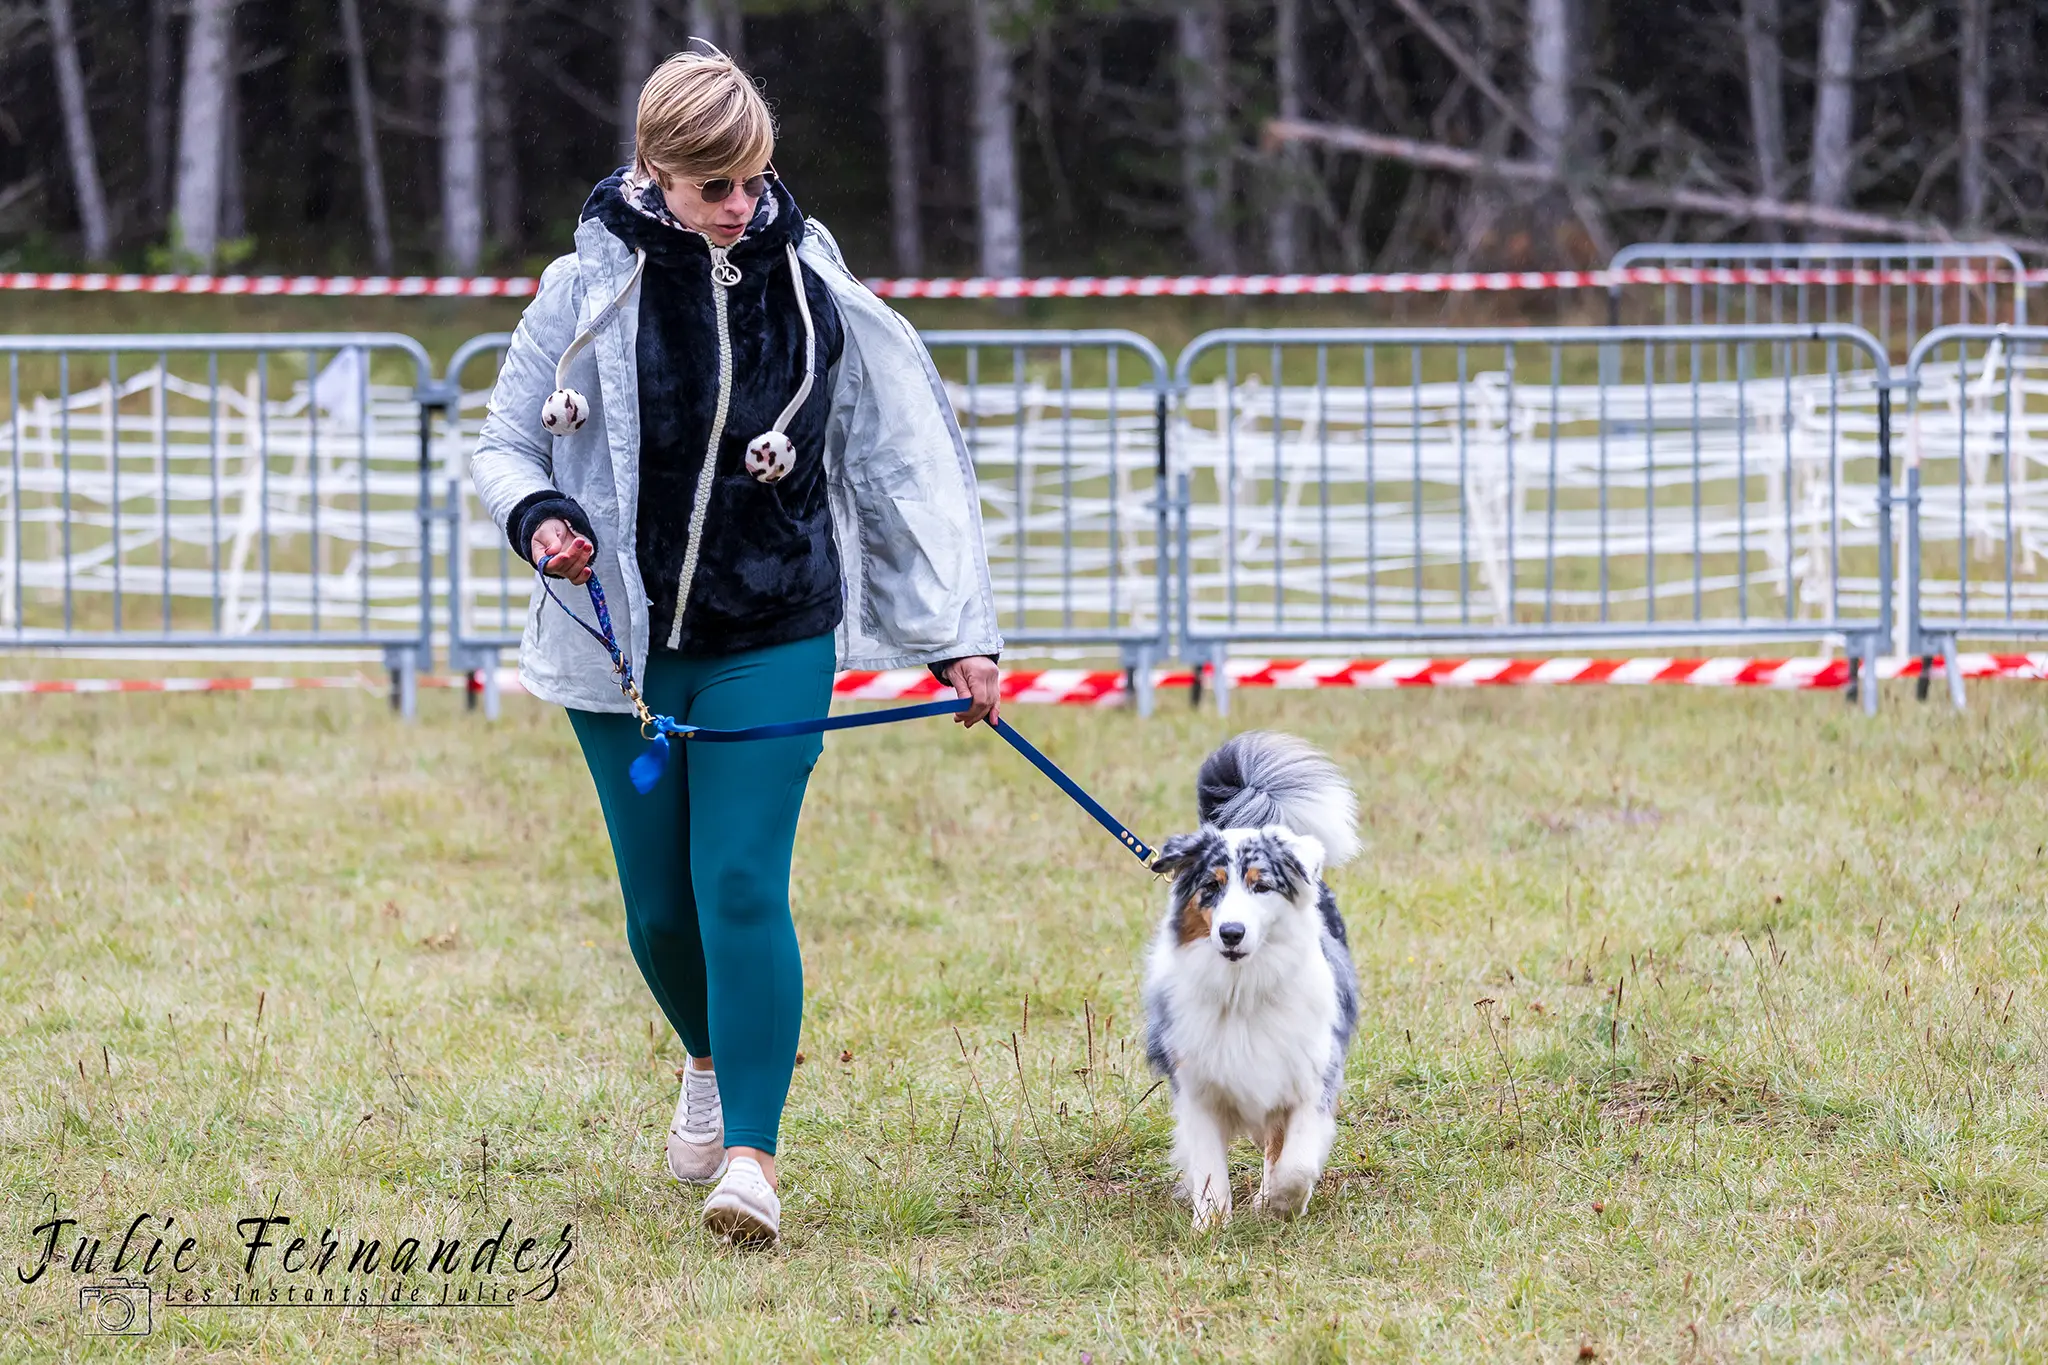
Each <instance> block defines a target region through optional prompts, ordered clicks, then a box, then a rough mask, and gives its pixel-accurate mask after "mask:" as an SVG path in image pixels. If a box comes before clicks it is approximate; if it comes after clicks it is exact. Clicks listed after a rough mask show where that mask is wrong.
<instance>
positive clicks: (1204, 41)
mask: <svg viewBox="0 0 2048 1365" xmlns="http://www.w3.org/2000/svg"><path fill="white" fill-rule="evenodd" d="M1174 31H1175V37H1176V39H1177V46H1178V55H1179V57H1180V70H1179V72H1178V75H1177V79H1176V83H1177V85H1178V87H1179V90H1180V168H1181V170H1180V176H1181V196H1182V199H1183V201H1184V203H1185V205H1186V213H1187V239H1188V247H1189V249H1190V250H1192V251H1193V252H1194V255H1195V259H1196V261H1197V262H1198V263H1199V264H1200V265H1201V267H1202V269H1204V270H1208V271H1212V272H1218V273H1224V274H1228V273H1230V272H1232V271H1234V270H1236V269H1237V251H1236V242H1235V241H1234V234H1233V233H1232V231H1231V224H1230V222H1229V218H1228V214H1229V212H1230V201H1231V193H1230V189H1231V176H1230V130H1229V122H1228V119H1229V112H1228V109H1229V103H1228V101H1229V96H1228V94H1227V92H1226V84H1227V79H1226V74H1225V63H1226V62H1227V61H1228V60H1229V42H1228V38H1227V35H1226V33H1225V22H1224V14H1223V5H1222V0H1181V4H1180V9H1179V12H1178V13H1177V15H1176V16H1175V25H1174Z"/></svg>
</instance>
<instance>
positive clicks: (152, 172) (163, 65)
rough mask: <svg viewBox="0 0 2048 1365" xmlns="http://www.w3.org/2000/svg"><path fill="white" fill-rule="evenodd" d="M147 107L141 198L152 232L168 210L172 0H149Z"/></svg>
mask: <svg viewBox="0 0 2048 1365" xmlns="http://www.w3.org/2000/svg"><path fill="white" fill-rule="evenodd" d="M146 66H147V76H146V79H147V81H148V84H149V95H148V100H149V104H148V108H147V111H146V112H145V114H144V116H143V123H142V159H143V160H144V161H145V162H147V163H148V170H147V171H146V172H145V173H144V180H143V191H142V192H143V198H144V200H145V202H146V204H147V206H148V217H149V225H150V230H151V231H159V230H161V229H162V227H163V225H164V219H165V218H167V217H168V216H169V215H170V212H171V161H172V158H173V157H174V156H175V155H176V153H175V152H174V151H173V149H172V145H171V0H149V49H148V56H147V58H146Z"/></svg>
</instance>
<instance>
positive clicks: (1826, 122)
mask: <svg viewBox="0 0 2048 1365" xmlns="http://www.w3.org/2000/svg"><path fill="white" fill-rule="evenodd" d="M1858 8H1859V0H1826V4H1825V8H1823V9H1822V10H1821V16H1820V55H1819V79H1818V82H1817V87H1816V90H1815V94H1814V102H1813V154H1812V162H1813V188H1812V191H1811V193H1809V194H1808V195H1807V197H1808V198H1809V199H1811V200H1812V201H1813V202H1814V203H1816V204H1821V205H1825V206H1826V207H1829V208H1841V207H1842V206H1843V205H1845V204H1847V203H1848V202H1849V151H1850V135H1851V134H1852V133H1853V132H1854V131H1855V118H1856V84H1855V82H1856V19H1857V11H1858Z"/></svg>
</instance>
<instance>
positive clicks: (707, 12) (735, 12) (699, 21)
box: [690, 0, 747, 62]
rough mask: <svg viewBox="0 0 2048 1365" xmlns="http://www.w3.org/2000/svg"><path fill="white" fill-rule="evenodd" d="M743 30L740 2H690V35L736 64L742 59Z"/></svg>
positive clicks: (709, 0)
mask: <svg viewBox="0 0 2048 1365" xmlns="http://www.w3.org/2000/svg"><path fill="white" fill-rule="evenodd" d="M746 27H747V24H746V17H745V16H744V15H743V14H741V13H740V6H739V0H690V36H691V37H693V38H702V39H703V40H704V41H705V42H707V43H710V44H711V45H712V46H713V47H715V48H717V49H718V50H719V51H721V52H723V53H724V54H725V55H726V56H728V57H730V58H732V59H733V60H734V61H736V62H737V61H740V60H742V59H743V58H742V49H743V48H744V47H745V46H746Z"/></svg>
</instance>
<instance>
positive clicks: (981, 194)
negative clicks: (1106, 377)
mask: <svg viewBox="0 0 2048 1365" xmlns="http://www.w3.org/2000/svg"><path fill="white" fill-rule="evenodd" d="M998 3H999V0H967V18H968V24H969V26H970V27H971V28H972V29H973V33H972V41H971V44H970V46H971V47H972V48H973V54H974V187H975V199H976V203H977V205H978V207H979V214H978V219H979V223H980V228H981V273H982V274H984V275H997V276H1011V275H1021V274H1023V273H1024V232H1023V224H1022V222H1021V220H1020V216H1019V215H1020V211H1021V205H1020V203H1019V198H1020V196H1019V194H1018V190H1017V129H1016V111H1015V108H1014V103H1013V100H1012V98H1011V93H1010V87H1011V80H1012V72H1011V70H1010V44H1009V40H1008V39H1007V38H1006V37H1005V36H1004V35H1003V34H1002V33H1001V32H1000V31H999V30H998V26H999V25H1000V24H1002V23H1003V22H1004V21H1005V20H1006V19H1007V18H1008V17H1009V16H1008V13H1007V12H1006V11H1003V10H998V8H997V5H998Z"/></svg>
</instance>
